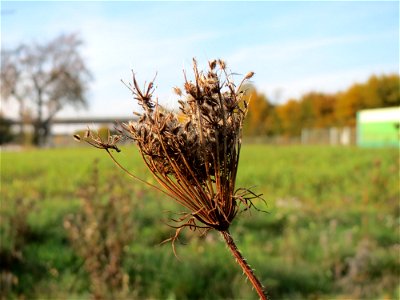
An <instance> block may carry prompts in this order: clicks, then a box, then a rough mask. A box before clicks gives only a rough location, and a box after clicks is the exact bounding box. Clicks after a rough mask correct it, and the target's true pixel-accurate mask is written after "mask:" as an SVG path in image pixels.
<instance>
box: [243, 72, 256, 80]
mask: <svg viewBox="0 0 400 300" xmlns="http://www.w3.org/2000/svg"><path fill="white" fill-rule="evenodd" d="M253 76H254V72H249V73H247V74H246V76H245V77H244V79H246V80H247V79H250V78H251V77H253Z"/></svg>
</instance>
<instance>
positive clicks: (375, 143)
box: [357, 107, 400, 147]
mask: <svg viewBox="0 0 400 300" xmlns="http://www.w3.org/2000/svg"><path fill="white" fill-rule="evenodd" d="M399 127H400V107H388V108H378V109H365V110H360V111H359V112H357V145H358V146H361V147H388V146H389V147H400V128H399Z"/></svg>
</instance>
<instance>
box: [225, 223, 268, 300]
mask: <svg viewBox="0 0 400 300" xmlns="http://www.w3.org/2000/svg"><path fill="white" fill-rule="evenodd" d="M220 232H221V234H222V236H223V237H224V239H225V242H226V244H227V245H228V247H229V250H231V252H232V254H233V256H234V257H235V259H236V262H237V263H238V264H239V265H240V267H241V268H242V269H243V273H245V274H246V276H247V278H248V279H249V280H250V282H251V284H252V285H253V287H254V288H255V289H256V291H257V293H258V295H259V296H260V299H263V300H268V296H267V293H266V291H265V290H264V287H263V286H262V284H261V282H260V281H259V280H258V278H257V277H256V276H255V275H254V272H253V270H252V269H251V267H250V266H249V264H248V263H247V261H246V259H245V258H244V257H243V256H242V254H241V253H240V251H239V249H238V248H237V246H236V244H235V242H234V241H233V239H232V236H231V235H230V233H229V231H227V230H226V231H220Z"/></svg>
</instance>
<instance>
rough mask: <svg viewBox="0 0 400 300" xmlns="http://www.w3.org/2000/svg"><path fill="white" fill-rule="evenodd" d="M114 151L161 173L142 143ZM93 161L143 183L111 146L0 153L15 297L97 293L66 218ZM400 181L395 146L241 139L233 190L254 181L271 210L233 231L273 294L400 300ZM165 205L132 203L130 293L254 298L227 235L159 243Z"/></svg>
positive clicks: (139, 169)
mask: <svg viewBox="0 0 400 300" xmlns="http://www.w3.org/2000/svg"><path fill="white" fill-rule="evenodd" d="M117 157H118V158H119V159H121V160H122V161H123V165H127V166H128V167H129V169H130V170H134V171H135V174H138V175H140V176H141V177H142V178H145V179H147V180H151V181H152V180H153V179H152V178H151V175H150V174H149V173H148V172H147V171H146V169H145V168H144V166H143V163H142V162H141V161H140V158H139V155H138V154H137V152H136V150H135V149H134V148H131V147H129V148H126V149H123V151H122V152H121V153H120V154H118V155H117ZM95 159H98V160H99V170H100V172H101V176H102V177H101V180H107V178H109V176H117V177H121V180H126V184H128V185H134V187H135V189H137V190H138V191H140V190H141V189H143V187H142V186H141V185H137V184H136V183H134V182H132V181H130V180H129V179H128V178H126V177H125V175H124V174H123V173H122V172H120V171H119V170H117V169H116V168H115V167H114V165H113V163H112V162H111V161H110V159H109V158H108V157H107V155H106V153H103V152H100V151H95V150H93V149H91V148H85V147H82V148H73V149H52V150H40V151H39V150H29V151H22V152H2V153H1V214H2V215H1V223H0V230H1V238H2V240H1V242H2V243H1V247H0V250H1V251H0V254H1V255H3V256H4V255H6V254H7V253H9V252H10V251H11V250H10V249H12V248H13V247H14V248H15V247H16V245H17V246H18V245H20V246H18V247H19V248H20V249H21V252H22V259H15V258H13V259H14V260H13V261H12V262H14V264H12V266H11V270H12V273H13V274H14V275H15V276H16V277H17V278H18V283H17V284H11V285H12V286H13V288H12V292H11V293H10V292H8V294H7V297H10V298H13V297H18V296H21V295H25V297H26V298H29V299H34V298H36V299H39V298H40V299H42V298H49V297H50V298H65V299H67V298H71V297H73V298H81V299H88V298H89V297H90V296H89V279H88V276H87V274H86V273H85V270H84V269H83V268H82V267H81V265H82V259H81V258H80V257H78V256H77V255H76V253H75V252H74V250H73V249H72V247H71V245H70V243H69V241H68V239H67V235H66V233H65V230H64V228H63V220H64V217H65V216H66V215H67V214H69V213H74V212H77V211H79V210H80V207H81V202H80V200H79V197H78V195H77V190H78V189H79V187H80V186H82V185H84V183H85V182H86V181H87V178H88V176H89V175H88V174H89V173H90V172H91V165H92V164H93V161H94V160H95ZM398 182H399V156H398V151H397V150H396V149H359V148H339V147H338V148H335V147H323V146H313V147H311V146H310V147H300V146H291V147H284V146H277V147H272V146H265V145H244V146H243V151H242V154H241V158H240V164H239V174H238V182H237V186H238V187H241V186H243V187H249V186H251V185H254V184H256V187H255V188H254V190H255V191H256V192H260V193H263V194H264V198H265V200H266V202H267V204H268V206H267V207H265V206H264V204H263V203H262V202H261V201H260V202H256V203H255V204H256V205H258V206H259V208H261V209H266V210H267V211H268V212H269V213H267V214H265V213H261V212H256V211H252V212H251V214H250V213H248V212H244V213H243V214H242V215H241V216H239V217H238V218H237V219H235V222H234V224H233V225H232V227H231V229H230V231H231V232H232V234H233V235H234V236H235V237H236V239H237V244H238V247H239V248H240V249H241V250H242V251H243V253H245V254H246V256H247V259H248V260H249V261H250V262H251V263H252V264H254V266H256V267H257V270H256V274H257V275H258V276H259V278H260V280H261V281H262V282H263V283H264V284H265V286H266V287H267V288H268V290H269V292H270V294H271V298H272V299H294V298H296V299H315V298H317V299H318V298H319V299H332V298H333V299H348V298H355V299H356V298H359V299H381V298H384V297H386V298H389V299H395V298H398V297H399V296H400V295H399V291H400V287H399V285H398V279H399V275H400V274H399V269H400V261H399V257H398V252H399V243H400V238H399V220H400V217H399V216H400V212H399V205H398V202H399V197H400V195H399V186H398ZM137 194H138V193H135V195H137ZM139 194H140V193H139ZM167 200H168V199H165V197H164V195H162V194H161V193H157V192H154V191H147V190H145V191H143V193H142V196H140V197H139V199H138V197H133V199H132V201H133V202H135V205H136V207H137V209H136V210H134V212H133V214H132V218H133V219H134V220H135V224H136V225H135V226H136V228H138V229H137V233H136V234H135V238H134V241H133V242H132V243H131V244H130V245H129V247H127V248H126V249H125V260H124V265H123V267H124V269H125V271H126V272H127V273H128V274H129V285H130V289H131V291H130V292H131V295H132V297H136V298H141V299H142V298H157V299H210V298H213V299H215V298H218V299H226V298H236V299H255V295H254V293H253V292H252V291H251V289H250V288H249V286H248V284H247V283H246V282H245V281H244V277H243V276H241V275H239V274H240V273H239V270H238V267H237V266H236V265H235V264H234V262H231V257H230V254H229V253H228V251H226V249H225V248H224V246H223V244H222V243H220V241H219V239H220V237H219V235H217V234H215V233H211V234H209V235H208V236H207V237H198V236H197V235H196V234H195V233H190V232H187V233H185V234H184V235H183V236H182V241H183V242H184V243H185V244H184V245H178V248H177V251H178V255H179V258H180V260H177V259H175V257H174V256H173V253H172V249H171V247H170V246H168V244H166V245H162V246H160V245H159V244H160V243H161V242H162V241H163V240H165V239H166V238H169V237H170V236H171V234H173V230H172V229H171V228H169V227H168V226H166V225H165V224H164V221H168V217H170V216H171V214H170V213H168V212H164V213H157V212H158V211H176V210H177V208H176V207H177V206H176V204H174V203H173V202H172V201H167ZM21 203H22V204H21ZM24 203H25V204H24ZM29 203H31V204H29ZM16 204H17V205H16ZM28 204H29V205H28ZM178 211H180V209H179V208H178ZM17 214H19V215H20V216H21V218H22V217H23V216H26V218H25V219H22V220H21V218H18V215H17ZM16 222H19V224H22V225H23V224H24V222H25V227H24V226H22V225H20V227H19V228H27V229H26V231H24V232H14V231H13V230H10V228H15V227H16V226H15V224H16ZM21 239H22V240H21ZM18 247H16V248H18ZM193 253H195V254H197V253H198V255H193ZM16 262H17V263H16ZM5 264H6V262H5V261H4V260H2V267H4V266H5ZM2 269H3V270H4V269H5V268H2ZM227 283H229V284H227ZM3 289H4V288H3ZM3 293H4V291H3Z"/></svg>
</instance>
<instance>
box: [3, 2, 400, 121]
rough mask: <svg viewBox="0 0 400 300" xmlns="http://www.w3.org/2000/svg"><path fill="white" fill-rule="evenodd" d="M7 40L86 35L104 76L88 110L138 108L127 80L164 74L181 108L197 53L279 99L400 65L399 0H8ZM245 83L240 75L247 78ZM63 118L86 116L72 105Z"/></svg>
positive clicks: (161, 87)
mask: <svg viewBox="0 0 400 300" xmlns="http://www.w3.org/2000/svg"><path fill="white" fill-rule="evenodd" d="M1 9H2V12H3V14H2V18H1V46H2V47H3V48H10V47H14V46H16V45H18V44H19V43H22V42H31V41H37V42H45V41H48V40H50V39H52V38H54V37H56V36H57V35H59V34H60V33H69V32H77V33H79V34H80V36H81V38H82V39H83V41H84V43H85V44H84V47H83V48H82V54H83V56H84V57H85V60H86V62H87V64H88V67H89V68H90V69H91V71H92V73H93V75H94V81H93V82H92V84H91V90H90V93H89V101H90V102H89V103H90V107H89V110H87V111H80V112H79V113H78V115H80V116H85V115H96V116H126V115H130V113H131V111H133V110H135V109H136V106H135V105H134V103H133V101H131V99H132V98H131V95H130V93H129V91H128V90H127V89H126V87H124V86H123V85H122V83H121V82H120V79H124V80H125V81H129V80H130V78H131V73H130V72H131V71H130V70H131V69H133V70H134V71H135V73H136V74H137V77H138V79H139V81H144V80H150V79H152V78H153V76H154V74H155V72H158V76H157V82H156V85H157V90H156V92H155V94H156V95H158V97H159V101H160V102H161V103H163V104H164V105H166V106H171V107H172V106H173V103H174V102H175V100H176V98H175V96H174V95H173V93H172V91H171V88H172V87H173V86H181V85H182V82H183V80H182V79H183V76H182V70H183V69H186V70H188V71H189V70H190V67H191V59H192V57H196V58H197V60H198V61H199V63H200V65H205V64H206V62H207V60H210V59H213V58H223V59H225V60H226V61H227V64H228V66H229V67H230V68H231V70H232V71H233V72H236V73H241V74H246V73H247V72H248V71H254V72H255V73H256V75H255V77H254V80H253V83H254V84H255V86H256V87H257V88H258V89H259V90H260V91H261V92H263V93H265V94H266V95H267V96H268V97H269V98H270V99H271V101H273V102H284V101H286V100H287V99H289V98H292V97H295V98H296V97H299V96H301V95H302V94H303V93H306V92H308V91H311V90H316V91H322V92H336V91H339V90H343V89H345V88H347V87H348V86H350V85H351V84H352V83H354V82H356V81H358V82H362V81H364V80H366V79H367V78H368V77H369V76H370V75H372V74H383V73H398V72H399V2H397V1H396V2H378V1H377V2H339V1H338V2H132V1H131V2H128V1H126V2H111V1H110V2H79V1H76V2H73V1H66V2H12V1H9V2H7V1H2V2H1ZM237 80H240V77H239V76H238V78H237ZM60 115H64V116H71V115H76V113H74V112H73V111H72V110H68V109H67V110H64V111H63V112H61V113H60Z"/></svg>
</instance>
